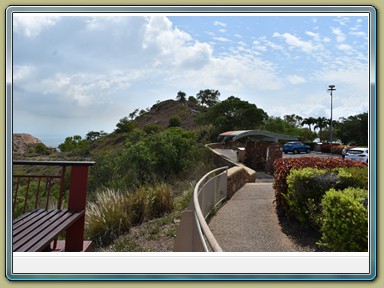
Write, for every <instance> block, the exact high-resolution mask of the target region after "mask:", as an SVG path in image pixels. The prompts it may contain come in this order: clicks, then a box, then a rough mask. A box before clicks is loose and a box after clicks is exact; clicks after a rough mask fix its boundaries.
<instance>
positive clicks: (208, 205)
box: [173, 167, 228, 252]
mask: <svg viewBox="0 0 384 288" xmlns="http://www.w3.org/2000/svg"><path fill="white" fill-rule="evenodd" d="M227 170H228V167H221V168H218V169H215V170H212V171H210V172H209V173H207V174H205V175H204V176H203V177H202V178H201V179H200V180H199V181H198V183H197V184H196V186H195V188H194V191H193V196H192V199H191V201H190V203H189V206H188V208H187V209H186V210H185V211H184V212H183V215H182V217H181V221H180V224H179V228H178V231H177V234H176V239H175V243H174V247H173V251H175V252H210V251H213V252H222V251H223V250H222V249H221V247H220V245H219V243H218V242H217V241H216V239H215V237H214V236H213V234H212V232H211V230H210V229H209V227H208V224H207V222H206V219H207V217H208V216H209V215H210V214H211V212H212V210H214V209H215V208H216V207H217V206H218V205H219V204H220V203H221V202H222V201H224V200H225V199H226V198H227ZM224 172H225V175H224V174H223V173H224ZM214 174H216V175H214ZM212 175H214V176H212ZM208 245H209V246H210V249H209V248H208Z"/></svg>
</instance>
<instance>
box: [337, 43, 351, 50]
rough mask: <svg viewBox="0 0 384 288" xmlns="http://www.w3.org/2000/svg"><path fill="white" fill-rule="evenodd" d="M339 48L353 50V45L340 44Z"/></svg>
mask: <svg viewBox="0 0 384 288" xmlns="http://www.w3.org/2000/svg"><path fill="white" fill-rule="evenodd" d="M337 48H338V49H339V50H352V47H351V46H350V45H347V44H340V45H338V46H337Z"/></svg>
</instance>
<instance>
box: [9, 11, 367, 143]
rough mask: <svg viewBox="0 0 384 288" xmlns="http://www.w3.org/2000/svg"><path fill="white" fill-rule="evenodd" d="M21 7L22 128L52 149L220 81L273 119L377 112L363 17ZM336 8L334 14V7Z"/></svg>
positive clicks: (226, 93)
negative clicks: (128, 12) (372, 105)
mask: <svg viewBox="0 0 384 288" xmlns="http://www.w3.org/2000/svg"><path fill="white" fill-rule="evenodd" d="M245 15H246V16H238V15H235V14H228V15H214V14H206V15H204V16H201V15H197V14H196V15H195V14H190V15H187V16H185V15H183V16H177V15H171V14H168V15H162V14H156V15H150V14H148V15H144V14H141V15H137V16H127V15H124V14H117V13H115V14H113V15H111V14H108V15H107V14H102V13H100V14H94V15H91V14H90V15H88V14H87V15H81V16H73V14H72V15H66V14H55V13H50V14H47V13H46V14H31V13H14V14H13V29H12V36H13V50H12V55H13V65H12V73H13V78H12V79H13V81H12V85H13V132H14V133H29V134H32V135H33V136H35V137H37V138H39V139H40V140H42V141H43V142H44V143H45V144H47V145H49V146H57V145H58V144H60V143H62V142H64V140H65V137H67V136H73V135H80V136H82V137H85V135H86V134H87V133H88V132H89V131H101V130H103V131H105V132H108V133H110V132H113V131H114V129H115V128H116V124H117V123H118V122H119V120H120V119H121V118H123V117H126V116H128V115H129V114H130V113H131V112H133V111H134V110H135V109H139V110H141V109H148V108H150V107H152V105H154V104H155V103H156V102H157V101H163V100H167V99H176V95H177V93H178V92H179V91H183V92H185V93H186V95H187V96H196V94H197V93H198V92H199V91H200V90H204V89H215V90H219V91H220V93H221V96H220V100H221V101H223V100H225V99H226V98H228V97H230V96H235V97H238V98H240V99H242V100H244V101H248V102H250V103H253V104H255V105H256V106H257V107H258V108H261V109H263V110H264V111H265V112H266V113H267V114H268V115H269V116H275V117H283V116H284V115H290V114H296V115H300V116H301V117H303V118H306V117H315V118H317V117H327V118H330V115H331V96H330V93H329V92H328V91H327V88H328V85H331V84H333V85H335V86H336V91H334V92H333V96H332V107H333V109H332V113H333V119H334V120H338V119H339V118H340V117H345V118H346V117H348V116H351V115H356V114H359V113H364V112H367V111H368V107H369V81H370V80H369V69H370V67H369V30H368V25H369V22H368V17H367V16H364V15H362V14H359V15H357V14H353V15H352V14H332V15H330V16H325V14H308V15H305V14H304V15H303V16H294V15H292V16H288V15H289V14H284V15H279V14H270V15H268V16H265V15H261V14H252V15H248V14H245ZM327 15H328V14H327Z"/></svg>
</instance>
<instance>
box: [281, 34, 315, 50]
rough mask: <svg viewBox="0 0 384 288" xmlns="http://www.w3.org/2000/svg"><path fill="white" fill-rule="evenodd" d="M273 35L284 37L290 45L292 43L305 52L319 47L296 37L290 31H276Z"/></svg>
mask: <svg viewBox="0 0 384 288" xmlns="http://www.w3.org/2000/svg"><path fill="white" fill-rule="evenodd" d="M273 37H282V38H284V39H285V42H286V43H287V44H288V45H290V46H291V47H296V48H299V49H301V50H302V51H303V52H306V53H310V52H312V51H314V50H316V49H318V47H317V46H314V45H313V44H312V43H311V42H309V41H304V40H301V39H300V38H298V37H296V36H294V35H292V34H290V33H284V34H280V33H277V32H275V33H274V34H273Z"/></svg>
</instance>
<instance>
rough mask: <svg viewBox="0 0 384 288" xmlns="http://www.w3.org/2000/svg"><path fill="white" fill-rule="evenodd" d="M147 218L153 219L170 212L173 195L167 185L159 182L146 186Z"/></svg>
mask: <svg viewBox="0 0 384 288" xmlns="http://www.w3.org/2000/svg"><path fill="white" fill-rule="evenodd" d="M147 205H148V206H147V207H148V212H147V218H148V219H153V218H158V217H161V216H163V215H164V214H166V213H170V212H172V209H173V197H172V189H171V187H170V186H169V185H167V184H164V183H161V184H157V185H155V186H153V187H149V188H148V204H147Z"/></svg>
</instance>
